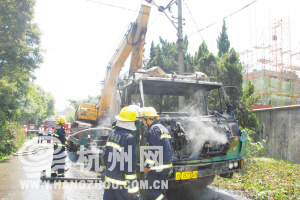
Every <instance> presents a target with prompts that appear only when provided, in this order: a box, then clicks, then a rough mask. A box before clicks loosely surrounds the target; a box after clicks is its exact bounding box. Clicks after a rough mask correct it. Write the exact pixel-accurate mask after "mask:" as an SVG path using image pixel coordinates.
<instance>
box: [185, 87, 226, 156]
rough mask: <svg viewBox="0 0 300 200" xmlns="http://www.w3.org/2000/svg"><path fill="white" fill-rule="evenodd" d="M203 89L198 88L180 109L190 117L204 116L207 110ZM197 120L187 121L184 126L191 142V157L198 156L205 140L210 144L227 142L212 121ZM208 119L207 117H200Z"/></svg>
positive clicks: (224, 135) (223, 133) (223, 134)
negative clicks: (187, 103) (187, 102)
mask: <svg viewBox="0 0 300 200" xmlns="http://www.w3.org/2000/svg"><path fill="white" fill-rule="evenodd" d="M204 95H205V94H204V91H201V90H198V91H197V92H196V93H195V94H194V95H193V96H194V97H193V99H192V100H190V102H189V105H188V106H185V108H184V109H183V110H182V111H183V112H188V113H189V115H190V116H191V117H199V116H204V115H205V114H206V112H207V107H206V103H205V96H204ZM198 119H199V121H198V120H193V121H191V122H189V123H188V124H189V125H188V126H187V127H185V132H186V136H187V138H188V139H189V141H190V143H192V145H193V146H192V148H193V153H192V156H191V157H198V154H199V152H200V151H201V150H202V148H203V147H204V144H205V142H207V141H209V143H210V144H213V143H218V144H225V143H226V142H227V136H226V134H225V132H222V133H221V132H218V131H217V130H216V129H215V128H214V127H213V123H215V122H208V123H204V122H203V121H200V120H201V118H198ZM202 119H206V120H207V121H209V119H208V118H202Z"/></svg>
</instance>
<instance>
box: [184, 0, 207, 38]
mask: <svg viewBox="0 0 300 200" xmlns="http://www.w3.org/2000/svg"><path fill="white" fill-rule="evenodd" d="M184 4H185V6H186V8H187V10H188V11H189V13H190V15H191V18H192V20H193V22H194V24H195V26H196V28H197V30H198V32H199V34H200V36H201V39H202V40H203V41H204V39H203V37H202V35H201V33H200V31H199V27H198V25H197V23H196V21H195V18H194V16H193V15H192V13H191V11H190V9H189V7H188V5H187V3H186V1H185V2H184Z"/></svg>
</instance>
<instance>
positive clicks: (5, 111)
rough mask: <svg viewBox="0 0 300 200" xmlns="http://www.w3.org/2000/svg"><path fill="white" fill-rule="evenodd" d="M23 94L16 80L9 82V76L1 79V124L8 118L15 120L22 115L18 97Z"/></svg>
mask: <svg viewBox="0 0 300 200" xmlns="http://www.w3.org/2000/svg"><path fill="white" fill-rule="evenodd" d="M20 98H21V94H20V93H19V91H18V84H17V83H16V82H13V83H9V81H8V79H7V78H2V79H0V105H1V106H0V125H1V122H2V123H4V122H5V121H7V120H8V119H10V120H12V121H15V120H17V119H18V118H19V117H20V115H21V110H20V108H19V104H18V101H17V100H18V99H20Z"/></svg>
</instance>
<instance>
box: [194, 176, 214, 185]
mask: <svg viewBox="0 0 300 200" xmlns="http://www.w3.org/2000/svg"><path fill="white" fill-rule="evenodd" d="M214 178H215V175H212V176H206V177H201V178H198V180H197V181H196V183H195V185H197V187H200V188H204V187H206V186H208V185H210V184H211V183H212V182H213V181H214Z"/></svg>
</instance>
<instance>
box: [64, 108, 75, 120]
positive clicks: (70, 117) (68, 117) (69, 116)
mask: <svg viewBox="0 0 300 200" xmlns="http://www.w3.org/2000/svg"><path fill="white" fill-rule="evenodd" d="M75 112H76V109H74V108H71V109H70V110H69V111H68V112H67V114H66V116H65V117H66V120H67V122H70V123H73V122H75Z"/></svg>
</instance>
